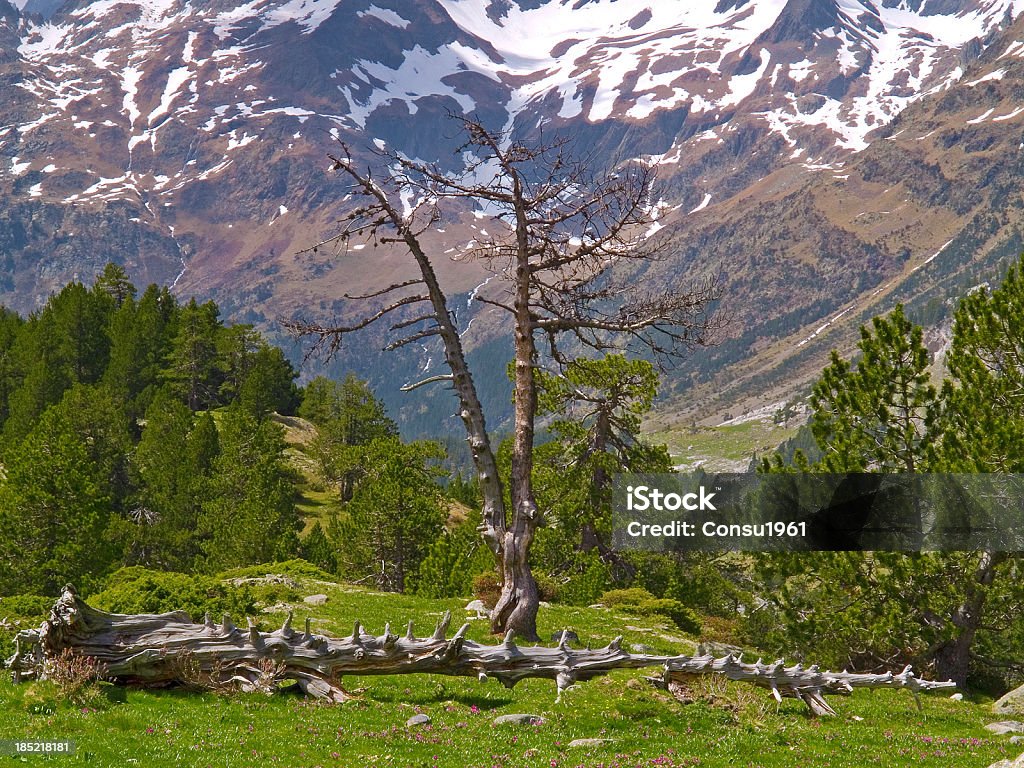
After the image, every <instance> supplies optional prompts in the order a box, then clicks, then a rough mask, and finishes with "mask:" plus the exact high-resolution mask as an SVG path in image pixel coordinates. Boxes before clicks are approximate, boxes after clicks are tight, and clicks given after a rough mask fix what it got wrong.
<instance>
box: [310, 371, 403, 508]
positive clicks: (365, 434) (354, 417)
mask: <svg viewBox="0 0 1024 768" xmlns="http://www.w3.org/2000/svg"><path fill="white" fill-rule="evenodd" d="M299 415H300V416H302V417H303V418H306V419H309V420H310V421H312V422H313V423H314V424H316V425H317V432H318V434H317V437H316V439H315V440H314V441H313V444H312V446H311V448H312V453H313V455H314V457H315V458H316V461H317V463H318V465H319V468H320V474H321V476H322V477H323V479H324V480H325V481H327V482H329V483H336V484H337V486H338V490H339V493H340V495H341V499H342V500H343V501H348V500H349V499H351V498H352V494H353V493H354V491H355V488H356V485H357V483H358V482H359V480H360V478H361V477H362V476H363V475H364V459H363V453H364V451H363V447H364V446H367V445H369V444H370V443H372V442H373V441H374V440H387V439H392V438H397V436H398V427H397V426H396V425H395V422H394V421H392V420H391V419H390V418H389V417H388V415H387V412H386V411H385V408H384V404H383V403H381V402H380V401H379V400H378V399H377V398H376V397H375V396H374V394H373V392H372V391H371V390H370V387H369V385H367V383H366V382H364V381H360V380H359V379H357V378H356V377H355V376H353V375H351V374H349V375H348V376H346V377H345V379H344V381H342V382H336V381H331V380H330V379H326V378H324V377H321V376H318V377H317V378H315V379H313V380H312V381H311V382H310V383H309V384H308V385H307V387H306V391H305V394H304V396H303V400H302V405H300V406H299Z"/></svg>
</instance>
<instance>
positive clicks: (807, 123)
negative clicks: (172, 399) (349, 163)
mask: <svg viewBox="0 0 1024 768" xmlns="http://www.w3.org/2000/svg"><path fill="white" fill-rule="evenodd" d="M19 5H20V6H21V7H15V6H13V5H10V4H9V3H8V2H7V0H0V92H2V94H3V98H2V99H0V200H2V205H0V303H4V304H7V305H9V306H11V307H13V308H15V309H17V310H19V311H28V310H31V309H32V308H34V307H35V306H38V305H39V304H40V303H42V301H44V300H45V297H46V296H47V295H48V293H49V292H50V291H51V290H53V289H54V288H56V287H58V286H60V285H62V284H63V283H64V282H66V281H67V280H68V279H71V278H74V277H76V276H78V277H81V278H82V279H90V278H91V277H92V275H94V274H95V273H97V272H98V271H99V270H100V269H101V268H102V266H103V264H105V263H106V262H107V261H109V260H114V261H117V262H120V263H123V264H124V265H125V266H126V268H127V269H128V270H129V273H130V274H131V276H132V278H133V279H134V281H135V282H136V283H139V284H142V283H145V282H147V281H151V280H152V281H163V282H168V283H173V285H174V289H175V290H176V291H177V292H178V293H179V294H180V295H182V296H188V295H191V294H195V295H197V296H199V297H201V298H213V299H216V300H217V302H218V303H219V304H220V306H221V307H222V309H223V310H224V312H225V314H226V315H228V316H229V317H230V318H231V319H232V320H234V321H241V322H254V323H256V324H258V325H261V326H263V327H265V328H268V329H270V330H272V331H273V330H277V329H278V328H279V326H277V320H278V319H279V318H281V317H289V316H292V315H294V314H295V313H296V312H297V311H299V310H302V311H304V312H306V313H308V314H315V313H320V314H321V315H322V316H324V317H332V316H334V315H336V314H337V313H339V312H342V311H344V307H345V302H344V301H343V300H342V297H343V295H344V294H345V293H359V292H365V291H366V290H367V289H369V290H373V289H375V288H379V287H381V286H382V285H383V284H386V283H387V282H393V280H391V279H390V278H393V277H396V276H399V279H403V278H402V277H401V276H403V275H404V276H407V274H406V273H407V270H408V265H407V264H406V263H405V259H404V258H403V257H402V254H400V253H397V252H396V253H392V252H390V251H389V250H388V249H387V248H386V247H383V246H382V247H376V248H375V247H374V245H373V244H362V243H359V244H355V245H353V246H351V247H350V249H349V251H348V252H347V253H346V254H344V255H342V256H339V255H338V254H336V253H334V252H333V251H331V250H330V249H320V250H318V251H314V250H312V249H311V246H312V245H313V244H314V243H316V242H317V241H318V240H320V239H321V238H322V237H324V236H326V235H329V234H330V233H332V231H333V230H332V226H333V224H334V221H335V220H336V218H337V216H338V212H339V208H338V206H339V205H340V202H341V199H342V198H343V196H344V195H345V193H346V191H347V190H346V189H345V187H344V184H343V183H342V182H341V180H340V179H339V178H338V177H337V176H335V175H331V174H328V173H326V172H325V171H326V168H327V166H328V165H329V163H328V161H327V159H326V155H327V153H328V152H330V151H332V150H333V149H335V148H336V143H335V142H336V140H337V139H342V140H344V141H346V142H348V143H350V144H351V145H352V146H353V147H354V148H355V151H356V152H357V156H358V159H359V160H360V161H361V162H366V163H372V162H373V160H374V156H373V154H372V150H373V149H374V148H375V147H378V148H379V147H384V146H387V147H390V148H393V149H396V150H398V151H400V152H402V153H404V154H406V155H408V156H410V157H414V158H420V159H423V160H427V161H438V162H441V163H443V164H446V165H451V166H452V167H454V166H455V165H457V164H459V163H461V162H462V161H463V158H462V157H461V156H460V155H459V154H458V153H456V152H454V150H455V149H456V148H457V147H458V145H459V138H458V136H457V132H456V127H455V125H454V124H453V123H452V121H451V120H450V118H449V114H450V113H456V114H467V115H473V116H475V117H476V118H477V119H479V120H480V121H481V122H483V123H484V124H486V125H487V126H489V127H492V128H495V129H502V128H504V129H507V130H509V131H512V132H514V133H516V134H518V135H521V136H524V137H526V138H528V139H529V138H533V139H539V138H540V137H542V136H543V137H544V138H546V139H550V138H551V137H556V136H572V137H573V138H574V141H575V142H576V144H577V146H578V147H580V148H585V150H586V152H587V153H588V155H589V156H590V157H593V158H594V159H595V162H598V163H604V164H607V165H608V166H611V165H612V164H613V163H615V162H619V161H622V160H626V159H631V158H642V159H644V160H646V161H647V162H656V163H657V164H658V166H659V180H660V184H661V192H660V194H661V195H662V200H661V204H660V206H659V210H660V212H661V218H660V219H659V222H658V225H657V226H656V227H655V228H656V229H664V230H665V232H664V233H663V234H668V235H670V236H671V238H672V246H671V249H670V250H671V256H670V258H668V259H666V260H665V261H663V262H659V263H657V264H652V265H650V266H649V267H648V268H647V270H646V272H645V273H644V274H642V275H640V274H638V275H637V279H644V280H651V281H660V282H661V283H663V284H665V285H674V284H677V283H683V282H685V281H688V280H689V279H691V278H692V277H695V276H698V275H704V274H715V275H719V276H721V278H722V280H723V288H724V291H725V296H726V299H725V302H724V303H725V304H727V309H728V313H729V316H730V318H731V322H730V324H729V325H728V327H727V328H726V330H725V332H724V334H723V338H722V343H721V344H720V345H719V346H717V347H715V348H714V349H711V350H708V351H705V352H702V353H700V354H699V355H697V356H696V357H695V358H694V359H693V361H691V363H690V364H689V365H686V366H684V367H683V368H682V369H680V371H678V372H677V373H676V374H675V375H674V378H672V379H671V380H670V382H669V384H670V385H671V388H672V390H673V391H674V392H675V393H676V394H677V395H678V397H679V401H678V402H679V403H680V405H679V406H678V408H675V407H673V408H672V409H670V411H669V413H671V414H673V415H678V414H679V413H680V412H681V411H686V412H687V413H688V414H689V413H691V412H695V413H699V415H700V416H702V417H704V416H710V415H713V414H714V413H716V412H717V411H718V410H721V408H723V407H726V406H728V407H731V408H733V409H735V408H736V407H744V406H743V404H744V403H749V404H750V406H751V407H753V406H754V405H756V404H758V403H759V402H760V403H762V404H763V403H764V402H766V401H769V400H771V399H772V398H776V397H777V398H781V399H785V398H786V397H787V396H788V395H790V394H791V393H792V390H793V387H794V386H797V385H799V383H800V381H801V375H803V376H804V377H805V378H806V377H809V375H810V373H811V372H812V371H813V368H814V365H815V364H818V368H819V369H820V362H821V360H822V359H823V355H824V353H825V352H826V351H827V348H828V347H830V346H832V345H835V344H844V343H846V341H845V339H847V338H850V329H852V328H855V327H856V324H857V322H859V321H861V320H862V319H863V317H864V316H866V314H865V313H872V312H874V311H879V310H880V309H884V308H885V306H887V302H888V303H891V302H893V301H895V300H897V299H900V300H904V301H908V302H910V304H911V307H912V308H913V307H917V308H918V309H919V310H920V311H921V312H925V311H926V310H927V311H928V312H931V313H932V314H935V315H941V314H942V313H943V309H942V308H943V306H944V304H943V302H945V301H946V299H947V298H949V297H950V296H955V295H958V293H957V292H963V291H964V290H966V289H968V288H969V287H971V285H974V284H977V282H980V281H982V280H985V279H993V278H995V277H996V276H997V275H998V272H999V269H1000V265H1001V263H1002V262H1003V261H1005V259H1006V258H1007V257H1008V256H1009V255H1010V254H1012V253H1014V252H1016V251H1018V250H1019V248H1020V244H1021V236H1020V229H1019V227H1020V223H1021V221H1020V220H1021V218H1022V216H1021V210H1022V205H1024V204H1022V198H1021V194H1020V191H1019V181H1020V179H1021V170H1022V167H1021V165H1020V163H1021V158H1022V155H1021V153H1022V151H1024V141H1022V140H1024V98H1022V97H1024V93H1022V90H1024V85H1022V73H1024V72H1022V68H1024V62H1022V60H1021V57H1022V56H1024V23H1022V22H1021V21H1020V20H1019V17H1020V15H1021V12H1024V4H1022V3H1021V2H1019V0H884V1H883V2H881V3H872V2H868V1H867V0H864V1H863V2H860V1H858V0H718V2H717V4H712V3H707V4H696V3H665V2H658V3H655V2H652V1H651V0H520V2H514V1H513V0H415V1H414V0H372V2H371V0H251V2H246V3H241V2H232V1H230V0H94V1H92V2H89V1H88V0H71V1H70V2H67V3H63V4H57V3H55V2H53V0H28V2H27V3H24V4H21V3H19ZM487 226H488V220H487V217H486V215H485V214H484V213H483V212H479V211H478V212H476V215H468V214H467V215H466V216H465V217H464V218H462V219H460V220H455V221H451V222H442V225H441V226H439V227H438V229H437V230H436V231H435V232H434V233H432V234H431V235H430V237H429V243H430V245H431V247H434V248H436V252H437V253H438V254H439V255H443V258H441V259H439V265H440V268H441V275H442V279H443V280H444V281H445V285H446V290H447V291H448V292H449V293H450V294H451V295H453V296H456V297H457V300H456V304H457V305H458V306H459V307H460V308H464V309H462V311H461V312H460V314H461V315H462V316H460V317H459V318H458V321H459V323H460V326H461V327H462V328H463V330H464V332H465V333H466V339H467V343H468V345H469V346H470V348H471V350H475V352H476V353H477V354H478V355H481V356H485V357H486V356H490V357H493V358H494V359H495V361H496V362H500V360H501V356H502V352H501V348H500V346H499V347H498V348H496V347H495V346H494V345H495V342H494V341H493V339H492V334H491V333H490V331H489V329H490V327H491V326H492V325H493V323H489V322H488V317H487V308H486V306H485V305H482V304H479V303H478V302H473V301H472V299H473V298H474V297H475V296H476V295H478V292H480V291H484V292H486V291H487V290H488V288H484V287H483V286H484V285H485V284H487V283H488V281H489V279H490V278H492V277H493V275H490V274H489V273H487V272H486V271H485V270H484V268H483V267H481V266H479V265H472V266H471V265H467V264H465V263H461V262H459V261H458V256H459V253H460V250H462V249H464V248H465V247H466V244H467V243H469V242H471V241H472V239H473V237H474V232H478V231H480V230H481V229H482V230H484V231H486V227H487ZM478 319H479V321H480V322H474V321H476V320H478ZM471 324H472V325H473V327H472V328H470V325H471ZM374 346H377V347H379V346H380V345H379V344H377V345H375V344H374V339H373V338H372V337H371V338H370V339H369V340H368V344H367V346H362V347H361V348H360V349H358V350H353V351H343V357H342V360H341V364H342V365H345V366H346V367H348V368H350V369H354V370H357V371H358V372H360V373H362V374H363V375H366V376H368V377H369V378H371V380H372V381H373V383H374V384H375V385H376V386H379V387H381V394H382V395H383V396H384V397H385V398H386V399H389V400H391V401H392V402H397V401H396V400H395V399H394V398H395V391H394V390H397V386H398V385H400V384H402V383H404V381H406V380H408V379H409V378H411V377H412V376H414V375H416V374H417V373H418V372H420V373H421V372H423V371H429V370H430V369H431V366H437V365H440V361H441V359H442V356H441V354H440V351H439V350H438V349H433V348H431V347H430V346H429V345H428V346H426V347H424V348H422V349H411V350H407V352H406V354H405V355H404V356H401V355H400V356H394V357H388V358H386V359H385V358H381V357H376V356H375V355H368V354H367V349H372V348H373V347H374ZM491 367H492V368H493V370H494V371H496V373H495V374H494V376H493V382H491V383H490V384H489V385H487V386H490V388H491V389H494V390H495V391H498V390H500V386H499V384H500V380H501V378H502V374H503V370H504V366H503V364H498V365H495V366H491ZM801 372H803V373H801ZM385 385H386V386H385ZM388 387H390V390H391V391H389V390H388ZM494 402H495V403H504V402H507V398H505V397H504V395H501V394H499V395H495V396H494ZM694 409H696V411H694ZM407 415H408V414H407ZM409 418H412V417H411V416H409ZM666 418H667V417H666Z"/></svg>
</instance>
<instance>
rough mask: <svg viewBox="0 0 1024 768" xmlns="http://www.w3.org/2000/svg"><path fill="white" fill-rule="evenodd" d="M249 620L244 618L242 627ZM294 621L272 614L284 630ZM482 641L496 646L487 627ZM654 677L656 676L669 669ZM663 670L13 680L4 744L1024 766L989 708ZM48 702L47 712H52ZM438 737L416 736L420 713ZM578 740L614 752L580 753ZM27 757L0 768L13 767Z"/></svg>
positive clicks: (420, 603) (331, 618) (342, 610)
mask: <svg viewBox="0 0 1024 768" xmlns="http://www.w3.org/2000/svg"><path fill="white" fill-rule="evenodd" d="M301 592H302V593H303V594H312V593H314V592H322V593H324V594H326V595H328V598H329V599H328V602H327V604H326V605H324V606H320V607H317V608H312V607H309V606H306V605H305V604H303V603H301V602H300V603H298V604H297V605H296V618H297V619H298V621H301V619H302V618H304V617H305V616H306V615H311V616H314V617H317V618H318V619H319V621H317V622H316V623H315V624H314V627H315V629H316V631H317V632H320V633H329V634H340V633H342V632H344V633H347V632H350V631H351V628H352V623H353V621H354V620H355V619H359V620H360V621H361V622H362V623H363V624H364V626H366V627H367V628H368V629H369V630H370V631H374V632H377V633H380V632H382V631H383V628H384V622H385V621H390V622H391V623H392V628H393V629H396V628H398V627H404V623H405V621H406V620H408V619H409V618H412V619H414V620H415V622H416V628H417V634H420V635H422V634H427V633H429V632H431V631H432V630H433V627H434V624H435V623H436V621H437V620H438V618H439V617H440V615H441V614H442V613H443V612H444V611H445V610H452V613H453V615H454V617H455V618H454V619H453V630H452V631H454V628H455V626H457V625H458V624H459V623H460V621H461V618H462V616H463V615H464V611H463V609H462V606H463V605H464V601H461V600H426V599H421V598H415V597H409V596H402V595H382V594H379V593H374V592H370V591H364V590H360V589H356V588H353V587H346V586H343V585H333V584H329V583H327V582H323V581H306V582H305V583H304V584H303V588H302V590H301ZM237 618H239V617H236V619H237ZM281 618H282V617H281V616H280V615H279V614H277V615H269V616H266V617H265V618H264V619H263V622H262V623H263V625H264V626H265V627H271V626H273V625H274V624H276V623H277V622H278V621H280V619H281ZM563 627H570V628H572V629H575V630H576V631H577V633H578V634H579V635H580V637H581V639H582V640H583V642H588V641H589V642H591V643H593V644H594V645H600V644H604V643H606V642H608V641H609V640H611V639H612V637H613V636H615V635H618V634H622V635H623V636H624V637H625V641H626V642H627V643H643V644H645V645H647V646H650V647H651V648H653V649H654V650H655V651H659V652H668V651H676V652H680V651H681V652H688V651H692V648H693V643H692V638H685V637H681V636H679V633H678V630H671V629H669V628H668V627H667V626H666V625H664V624H660V623H658V622H657V621H652V620H650V619H648V618H643V619H639V618H635V617H628V616H626V615H622V614H619V613H618V612H617V611H613V610H600V609H589V608H573V607H568V606H558V605H551V606H546V607H542V608H541V612H540V616H539V628H540V632H541V635H542V637H545V638H546V637H549V636H550V634H551V633H552V632H555V631H557V630H560V629H562V628H563ZM469 636H470V637H471V638H473V639H476V640H479V641H486V642H492V641H493V640H492V639H491V638H490V637H489V636H488V634H487V631H486V626H485V622H482V621H473V622H472V627H471V629H470V632H469ZM655 671H656V670H655ZM651 673H652V671H647V672H644V671H636V672H633V671H621V672H617V673H615V674H613V675H610V676H609V677H607V678H599V679H596V680H593V681H590V682H588V683H582V684H580V685H579V686H577V687H575V688H573V689H570V690H569V691H568V692H567V693H566V695H565V696H564V697H563V699H562V701H561V702H558V703H556V702H555V689H554V684H553V683H551V682H550V681H540V680H529V681H525V682H523V683H521V684H520V685H518V686H517V687H516V688H514V689H513V690H506V689H504V688H502V687H501V686H499V685H498V684H497V683H495V682H493V681H490V682H487V683H483V684H481V683H479V682H477V681H476V680H472V679H462V678H446V677H441V676H428V675H407V676H391V677H376V678H374V677H363V678H345V680H344V685H345V687H346V688H347V689H348V690H349V691H350V692H354V693H357V696H358V698H357V699H355V700H353V701H351V702H349V703H347V704H344V705H340V706H338V705H335V706H329V705H324V704H321V703H319V702H316V701H311V700H305V699H301V698H298V697H294V696H290V695H278V696H275V697H269V698H268V697H265V696H261V695H236V696H227V697H224V696H216V695H213V694H197V693H187V692H183V691H174V690H165V691H142V690H128V691H124V690H123V689H120V688H115V687H113V686H109V685H104V691H105V693H106V695H105V696H104V697H102V698H101V699H100V704H99V705H95V704H94V705H93V706H87V707H81V706H71V705H70V704H67V703H63V702H61V703H58V704H56V705H55V704H54V701H55V699H54V697H53V696H52V694H51V696H50V698H47V697H46V690H47V689H46V688H45V687H44V686H41V685H40V684H26V685H20V686H14V685H13V684H11V683H10V681H9V680H6V679H4V680H2V681H0V712H2V715H0V739H15V738H16V739H22V738H49V739H71V740H74V741H75V742H77V753H76V754H75V755H74V756H66V757H60V758H35V757H33V758H25V760H26V761H29V762H46V761H48V762H51V763H57V762H60V763H67V764H90V765H96V766H124V765H140V766H165V765H166V766H170V765H185V766H261V767H262V766H279V765H280V766H345V767H354V768H359V767H361V766H417V767H420V766H422V767H428V766H485V767H490V766H503V767H504V768H511V767H512V766H517V767H519V766H531V767H532V766H538V767H539V766H544V767H545V768H554V767H556V766H592V767H594V768H596V767H597V766H651V765H665V766H693V765H697V766H780V767H781V766H785V767H786V768H793V767H794V766H814V767H815V768H821V767H822V766H834V767H835V768H839V767H840V766H850V767H851V768H852V767H854V766H858V767H859V766H864V765H869V764H870V765H883V766H903V765H908V766H909V765H914V766H918V765H932V766H979V767H981V766H987V765H989V764H990V763H991V762H993V761H995V760H998V759H1001V758H1005V757H1007V756H1015V755H1016V753H1017V752H1016V751H1015V750H1014V748H1013V747H1012V746H1010V745H1009V743H1008V741H1007V740H1006V737H993V736H991V735H990V734H988V733H987V732H986V731H984V730H983V725H984V724H985V723H986V722H989V721H991V720H993V719H995V718H994V717H992V716H991V715H990V714H989V713H988V709H987V706H986V703H985V702H954V701H951V700H949V699H948V698H946V697H944V696H932V697H924V698H923V701H922V703H923V711H921V712H919V711H918V710H917V709H916V708H915V706H914V701H913V698H912V697H911V696H910V695H909V694H908V693H906V692H898V691H877V692H870V691H858V692H856V693H855V694H854V695H853V696H851V697H849V698H841V697H833V698H831V699H830V701H832V703H833V705H834V706H835V708H836V709H837V711H838V712H839V717H836V718H823V719H814V718H811V717H809V716H808V715H807V714H806V711H805V708H804V707H803V705H802V704H800V703H799V702H795V701H792V700H788V699H787V700H786V701H785V702H784V703H783V704H782V705H781V706H778V705H776V703H775V702H774V700H773V699H772V698H771V697H770V696H769V695H768V694H767V693H766V692H765V691H763V690H760V689H754V688H752V687H750V686H742V685H739V684H728V685H725V684H723V683H721V682H716V681H715V680H713V679H712V680H709V681H706V682H703V683H700V684H698V686H696V689H695V692H696V693H697V694H698V695H697V696H696V699H697V700H696V701H695V703H690V704H683V703H680V702H679V701H677V700H676V699H675V698H673V697H671V696H669V695H668V694H666V693H665V692H663V691H659V690H658V689H655V688H653V687H652V686H650V685H649V684H648V683H647V682H646V681H645V680H644V679H643V678H644V675H645V674H651ZM40 699H42V700H43V701H44V702H49V703H48V704H47V705H45V706H40V705H39V701H40ZM420 712H422V713H425V714H427V715H429V716H430V717H431V719H432V724H431V725H430V726H429V727H427V728H406V726H405V722H406V720H407V719H408V718H409V717H410V716H412V715H413V714H416V713H420ZM523 712H525V713H532V714H537V715H541V716H543V717H544V722H543V723H542V724H540V725H537V726H503V727H494V726H492V721H493V720H494V718H495V716H497V715H500V714H508V713H523ZM577 738H604V739H610V740H611V741H610V742H609V743H607V744H604V745H601V746H598V747H586V748H569V747H568V744H569V742H570V741H572V740H573V739H577ZM19 759H20V758H13V757H8V758H0V765H3V764H6V763H7V762H16V761H17V760H19Z"/></svg>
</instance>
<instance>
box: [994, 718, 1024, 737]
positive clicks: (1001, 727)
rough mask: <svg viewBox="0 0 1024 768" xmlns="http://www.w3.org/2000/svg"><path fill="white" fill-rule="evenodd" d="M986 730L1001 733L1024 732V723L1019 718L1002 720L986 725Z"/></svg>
mask: <svg viewBox="0 0 1024 768" xmlns="http://www.w3.org/2000/svg"><path fill="white" fill-rule="evenodd" d="M985 730H986V731H991V732H992V733H995V734H999V735H1002V734H1004V733H1024V723H1022V722H1020V721H1018V720H1001V721H1000V722H998V723H989V724H988V725H986V726H985Z"/></svg>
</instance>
